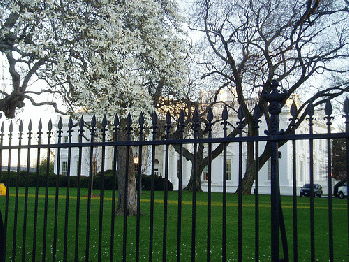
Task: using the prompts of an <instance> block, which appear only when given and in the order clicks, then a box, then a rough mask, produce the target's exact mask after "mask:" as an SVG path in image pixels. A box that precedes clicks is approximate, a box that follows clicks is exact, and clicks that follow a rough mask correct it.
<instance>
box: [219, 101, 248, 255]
mask: <svg viewBox="0 0 349 262" xmlns="http://www.w3.org/2000/svg"><path fill="white" fill-rule="evenodd" d="M243 118H244V112H243V109H242V107H241V106H240V107H239V110H238V119H239V123H238V125H239V126H238V128H239V137H240V138H242V128H243V127H242V124H243ZM224 137H226V134H225V135H224ZM239 188H240V190H239V191H238V261H240V262H241V261H242V141H239Z"/></svg>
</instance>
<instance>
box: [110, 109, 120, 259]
mask: <svg viewBox="0 0 349 262" xmlns="http://www.w3.org/2000/svg"><path fill="white" fill-rule="evenodd" d="M118 126H119V118H118V115H117V114H115V118H114V141H118ZM117 150H118V148H117V146H114V152H113V197H112V214H111V229H110V247H109V250H110V262H114V234H115V212H116V208H115V204H116V203H115V202H116V201H115V198H116V192H115V191H116V160H117Z"/></svg>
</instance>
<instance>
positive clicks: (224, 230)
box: [222, 106, 228, 261]
mask: <svg viewBox="0 0 349 262" xmlns="http://www.w3.org/2000/svg"><path fill="white" fill-rule="evenodd" d="M227 119H228V110H227V107H226V106H225V107H224V109H223V112H222V120H223V122H222V124H223V132H224V133H223V136H224V138H226V137H227V124H228V122H227ZM223 146H224V148H223V223H222V226H223V227H222V261H226V260H227V144H226V143H224V145H223Z"/></svg>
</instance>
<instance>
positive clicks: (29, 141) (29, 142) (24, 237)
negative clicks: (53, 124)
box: [22, 121, 37, 261]
mask: <svg viewBox="0 0 349 262" xmlns="http://www.w3.org/2000/svg"><path fill="white" fill-rule="evenodd" d="M31 129H32V122H31V121H30V122H29V126H28V145H29V146H30V144H31V135H32V132H31ZM26 168H27V171H26V182H25V196H24V218H23V253H22V261H25V255H26V253H27V252H26V233H27V219H28V180H29V172H30V147H28V148H27V167H26ZM36 212H37V210H36ZM34 216H35V211H34ZM34 222H35V223H34V237H36V232H35V231H36V221H34ZM33 253H35V252H34V250H33Z"/></svg>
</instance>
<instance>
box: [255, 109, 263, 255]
mask: <svg viewBox="0 0 349 262" xmlns="http://www.w3.org/2000/svg"><path fill="white" fill-rule="evenodd" d="M260 117H261V112H260V109H259V106H258V105H256V106H255V108H254V115H253V120H254V121H253V129H254V135H256V136H257V137H258V136H259V126H258V122H259V118H260ZM258 146H259V143H258V139H256V141H255V161H256V164H255V165H256V166H255V174H256V177H255V190H254V196H255V252H254V253H255V260H256V261H259V176H258V173H259V171H258V170H259V147H258Z"/></svg>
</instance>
